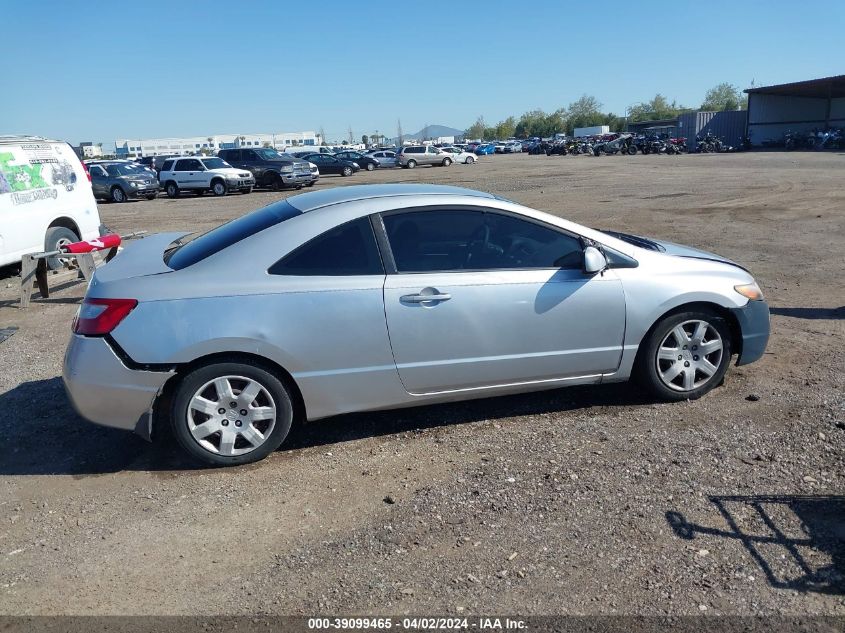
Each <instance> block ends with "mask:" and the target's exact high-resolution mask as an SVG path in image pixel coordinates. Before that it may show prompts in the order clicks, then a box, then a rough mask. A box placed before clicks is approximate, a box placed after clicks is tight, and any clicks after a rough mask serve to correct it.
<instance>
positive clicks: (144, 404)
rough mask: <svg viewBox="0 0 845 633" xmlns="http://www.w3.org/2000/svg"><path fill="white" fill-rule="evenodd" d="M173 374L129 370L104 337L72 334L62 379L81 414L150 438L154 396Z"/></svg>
mask: <svg viewBox="0 0 845 633" xmlns="http://www.w3.org/2000/svg"><path fill="white" fill-rule="evenodd" d="M173 373H174V372H173V371H144V370H135V369H129V368H128V367H127V366H126V365H124V364H123V362H122V361H121V360H120V358H118V356H117V355H116V354H115V352H114V350H112V348H111V347H110V346H109V344H108V343H107V342H106V340H105V339H104V338H99V337H88V336H79V335H77V334H73V335H71V338H70V342H69V343H68V347H67V351H66V352H65V360H64V369H63V372H62V378H63V379H64V384H65V390H66V391H67V394H68V396H69V398H70V401H71V403H72V404H73V408H74V409H76V411H77V413H79V415H81V416H82V417H84V418H85V419H87V420H89V421H91V422H94V423H95V424H101V425H103V426H110V427H114V428H117V429H123V430H126V431H135V432H136V433H138V434H139V435H141V436H144V437H146V438H147V439H149V435H150V422H151V415H152V408H153V404H154V402H155V398H156V396H157V395H158V393H159V392H160V391H161V389H162V387H163V386H164V383H165V382H167V380H168V379H169V378H170V377H171V376H172V375H173Z"/></svg>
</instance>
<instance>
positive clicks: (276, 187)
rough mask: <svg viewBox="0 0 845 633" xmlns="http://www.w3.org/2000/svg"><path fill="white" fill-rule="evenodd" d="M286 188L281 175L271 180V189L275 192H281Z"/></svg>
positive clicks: (276, 175)
mask: <svg viewBox="0 0 845 633" xmlns="http://www.w3.org/2000/svg"><path fill="white" fill-rule="evenodd" d="M284 188H285V181H284V180H282V177H281V176H280V175H279V174H275V175H274V176H273V177H272V178H271V179H270V189H272V190H273V191H281V190H282V189H284Z"/></svg>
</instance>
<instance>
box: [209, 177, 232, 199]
mask: <svg viewBox="0 0 845 633" xmlns="http://www.w3.org/2000/svg"><path fill="white" fill-rule="evenodd" d="M211 193H213V194H214V195H215V196H217V197H218V198H219V197H221V196H225V195H226V194H227V193H229V187H227V186H226V183H225V182H224V181H222V180H213V181H212V182H211Z"/></svg>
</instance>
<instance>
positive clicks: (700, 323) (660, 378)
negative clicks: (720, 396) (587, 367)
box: [638, 310, 731, 400]
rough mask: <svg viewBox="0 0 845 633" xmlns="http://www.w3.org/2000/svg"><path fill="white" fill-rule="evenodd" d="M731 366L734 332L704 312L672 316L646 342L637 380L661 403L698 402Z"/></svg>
mask: <svg viewBox="0 0 845 633" xmlns="http://www.w3.org/2000/svg"><path fill="white" fill-rule="evenodd" d="M730 362H731V330H730V327H729V326H728V324H727V323H726V322H725V320H724V319H723V318H722V317H720V316H718V315H717V314H715V313H713V312H709V311H705V310H695V311H689V312H681V313H677V314H672V315H669V316H668V317H666V318H664V319H663V320H662V321H660V322H659V323H658V324H657V326H656V327H655V328H654V329H653V330H652V332H651V334H650V335H649V336H648V338H647V339H646V340H644V341H643V343H642V346H641V348H640V356H639V358H638V378H639V379H640V382H641V383H642V384H643V385H644V386H645V387H646V388H647V389H648V390H649V391H651V392H652V393H653V394H654V395H655V396H657V397H658V398H661V399H662V400H695V399H696V398H700V397H701V396H703V395H704V394H705V393H707V392H708V391H710V390H711V389H713V388H714V387H716V386H717V385H719V384H720V383H721V382H722V379H723V378H724V376H725V372H726V371H727V370H728V365H729V364H730Z"/></svg>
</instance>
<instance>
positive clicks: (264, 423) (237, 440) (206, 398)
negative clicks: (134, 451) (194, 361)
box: [170, 362, 293, 466]
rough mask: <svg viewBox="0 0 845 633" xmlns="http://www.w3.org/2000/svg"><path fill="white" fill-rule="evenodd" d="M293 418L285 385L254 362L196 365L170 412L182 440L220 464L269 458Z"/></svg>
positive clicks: (198, 456)
mask: <svg viewBox="0 0 845 633" xmlns="http://www.w3.org/2000/svg"><path fill="white" fill-rule="evenodd" d="M292 421H293V403H292V400H291V397H290V394H289V392H288V390H287V389H286V388H285V385H284V384H282V382H281V381H280V380H279V379H278V378H277V377H276V376H275V375H274V374H272V373H271V372H269V371H267V369H265V368H264V367H263V366H262V365H260V364H258V363H253V362H238V363H216V364H213V365H206V366H204V367H200V368H198V369H195V370H194V371H192V372H191V373H189V374H187V375H186V376H185V377H184V378H183V379H182V382H181V383H180V384H179V386H178V387H177V389H176V394H175V397H174V399H173V408H172V409H171V412H170V423H171V428H172V430H173V434H174V436H175V437H176V440H177V442H178V443H179V444H180V445H181V446H182V448H183V449H185V450H186V451H187V452H188V453H189V454H190V455H191V456H192V457H194V458H195V459H198V460H200V461H203V462H206V463H208V464H213V465H215V466H234V465H238V464H247V463H250V462H255V461H258V460H260V459H264V458H265V457H266V456H267V455H269V454H270V453H272V452H273V451H274V450H276V449H277V448H278V447H279V445H280V444H281V443H282V442H283V441H284V439H285V437H287V434H288V431H290V427H291V422H292Z"/></svg>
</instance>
